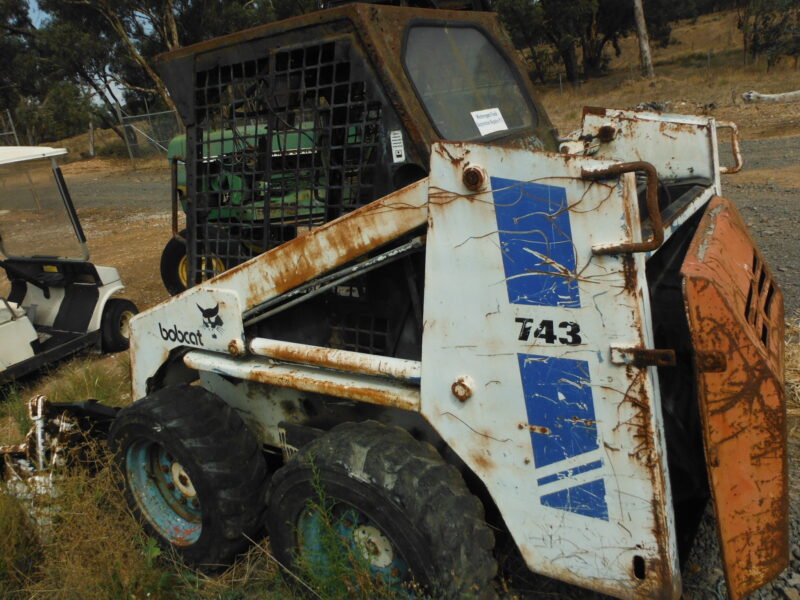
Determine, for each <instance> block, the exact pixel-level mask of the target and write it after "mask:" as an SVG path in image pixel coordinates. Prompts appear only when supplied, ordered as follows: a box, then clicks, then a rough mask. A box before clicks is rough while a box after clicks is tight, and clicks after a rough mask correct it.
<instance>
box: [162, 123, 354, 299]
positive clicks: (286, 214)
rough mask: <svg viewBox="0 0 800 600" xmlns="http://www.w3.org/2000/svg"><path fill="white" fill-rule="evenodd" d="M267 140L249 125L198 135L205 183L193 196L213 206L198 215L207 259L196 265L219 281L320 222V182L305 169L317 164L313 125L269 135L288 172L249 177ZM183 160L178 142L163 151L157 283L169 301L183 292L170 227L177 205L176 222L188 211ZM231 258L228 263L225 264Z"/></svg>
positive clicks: (182, 257)
mask: <svg viewBox="0 0 800 600" xmlns="http://www.w3.org/2000/svg"><path fill="white" fill-rule="evenodd" d="M287 126H288V124H287ZM351 133H352V135H356V133H355V132H351ZM267 136H268V134H267V131H266V129H265V128H264V127H263V126H257V125H243V126H242V127H240V128H239V127H237V128H233V129H220V130H212V131H205V132H204V133H203V144H202V146H203V156H202V157H200V158H199V159H198V160H199V161H201V162H202V163H204V166H205V168H206V172H207V173H208V176H207V177H206V178H204V179H203V182H202V188H201V193H202V194H203V195H204V196H205V197H209V198H213V200H212V202H211V203H210V204H211V206H212V208H211V209H210V210H209V211H208V212H207V213H206V214H205V224H206V226H207V228H208V231H209V235H208V236H207V238H208V240H209V251H208V252H207V253H206V254H204V255H203V256H201V257H199V258H198V262H199V264H200V266H199V268H198V271H199V272H201V273H206V274H215V273H219V272H222V271H224V270H225V269H227V268H230V267H232V266H234V265H235V264H236V263H238V262H241V261H242V260H243V259H247V258H250V257H253V256H256V255H258V254H260V253H261V252H264V251H265V250H267V249H268V247H271V246H272V245H273V244H271V243H269V240H271V239H279V238H280V237H282V235H281V231H282V230H283V229H285V228H286V227H294V228H296V227H297V226H300V228H301V232H302V231H303V230H304V229H303V228H305V230H307V229H310V228H312V227H315V226H317V225H320V224H322V223H323V222H324V221H325V192H326V187H325V182H324V181H322V177H321V176H320V174H319V173H318V171H315V170H314V169H313V163H315V162H319V161H322V160H323V157H320V156H319V154H318V153H317V148H318V147H319V141H318V140H316V139H315V138H314V123H313V121H310V122H299V123H298V124H297V125H291V126H289V127H288V129H287V130H286V131H283V132H281V131H278V132H274V133H273V134H272V137H271V145H272V149H271V150H272V151H271V154H272V157H273V158H275V157H277V156H281V157H284V158H285V157H287V155H288V156H290V157H292V158H293V159H294V161H293V162H295V165H294V166H295V167H296V168H295V169H292V170H291V171H289V172H286V171H281V172H276V173H272V174H271V175H270V177H269V178H268V179H266V178H260V177H258V176H257V174H256V173H257V167H258V164H257V163H258V156H259V155H263V154H264V145H265V144H266V143H267ZM185 157H186V135H178V136H176V137H174V138H173V139H172V140H171V141H170V143H169V147H168V149H167V158H168V160H169V163H170V166H171V169H172V237H171V238H170V240H169V241H168V242H167V244H166V245H165V246H164V250H163V251H162V253H161V279H162V281H163V283H164V287H165V288H166V289H167V291H168V292H169V293H170V294H171V295H175V294H179V293H180V292H182V291H184V290H185V289H186V288H187V287H190V286H189V285H188V282H189V277H190V262H189V258H188V253H187V247H186V236H187V231H186V229H182V228H181V227H180V225H179V219H178V206H179V205H180V207H181V210H182V211H183V213H184V214H187V211H188V210H189V196H188V194H187V183H186V158H185ZM323 172H324V171H323ZM265 229H266V230H265ZM265 239H266V240H267V241H268V243H267V246H266V247H265V245H264V243H263V240H265ZM212 240H213V241H212ZM231 254H233V256H235V257H236V259H233V260H231V258H230V257H231ZM237 259H238V260H237ZM206 278H207V277H203V279H206Z"/></svg>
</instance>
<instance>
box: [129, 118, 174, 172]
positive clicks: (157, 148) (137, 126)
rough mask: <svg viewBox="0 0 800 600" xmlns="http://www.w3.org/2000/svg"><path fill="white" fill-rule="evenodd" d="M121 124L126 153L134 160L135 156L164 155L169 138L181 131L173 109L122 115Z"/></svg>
mask: <svg viewBox="0 0 800 600" xmlns="http://www.w3.org/2000/svg"><path fill="white" fill-rule="evenodd" d="M122 125H123V126H124V128H125V141H126V144H127V146H128V154H129V155H130V158H131V161H134V162H135V160H136V159H137V158H148V157H153V156H159V155H162V156H166V154H167V148H168V147H169V142H170V140H171V139H172V138H174V137H175V136H176V135H178V134H180V133H183V127H182V125H181V124H180V122H179V120H178V118H177V115H176V114H175V111H173V110H167V111H162V112H154V113H145V114H141V115H128V116H124V117H122Z"/></svg>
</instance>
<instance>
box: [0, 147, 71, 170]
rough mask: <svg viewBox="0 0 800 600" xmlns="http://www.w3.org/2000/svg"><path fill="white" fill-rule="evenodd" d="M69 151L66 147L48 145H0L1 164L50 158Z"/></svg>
mask: <svg viewBox="0 0 800 600" xmlns="http://www.w3.org/2000/svg"><path fill="white" fill-rule="evenodd" d="M66 153H67V149H66V148H48V147H46V146H0V165H7V164H11V163H16V162H21V161H24V160H34V159H37V158H50V157H51V156H61V155H63V154H66Z"/></svg>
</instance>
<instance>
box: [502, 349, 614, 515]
mask: <svg viewBox="0 0 800 600" xmlns="http://www.w3.org/2000/svg"><path fill="white" fill-rule="evenodd" d="M517 359H518V360H519V371H520V375H521V377H522V390H523V393H524V394H525V409H526V411H527V414H528V424H529V425H531V427H532V429H531V444H532V445H533V460H534V464H535V465H536V467H537V468H541V467H545V466H547V465H552V464H556V463H559V462H562V461H565V460H567V459H570V458H573V457H576V456H580V455H582V454H586V453H587V452H591V451H593V450H597V449H598V448H599V447H600V442H599V438H598V435H597V422H596V421H595V413H594V400H593V398H592V388H591V385H590V376H589V363H588V362H586V361H584V360H573V359H570V358H558V357H554V356H540V355H535V354H517ZM601 466H602V462H601V461H598V460H595V461H592V462H590V463H587V464H585V465H576V466H575V467H572V468H570V469H564V470H563V471H561V472H559V473H556V474H554V475H548V476H547V477H542V478H541V479H539V481H538V483H539V485H545V484H548V483H552V482H553V481H556V480H558V479H562V478H564V477H569V476H572V475H576V474H578V473H585V472H587V471H591V470H593V469H599V468H601ZM540 502H541V503H542V505H544V506H549V507H551V508H558V509H561V510H565V511H569V512H573V513H576V514H579V515H583V516H586V517H593V518H596V519H604V520H608V504H607V502H606V486H605V482H604V481H603V480H602V479H598V480H596V481H592V482H589V483H584V484H581V485H577V486H573V487H571V488H567V489H565V490H560V491H558V492H553V493H551V494H545V495H543V496H541V498H540Z"/></svg>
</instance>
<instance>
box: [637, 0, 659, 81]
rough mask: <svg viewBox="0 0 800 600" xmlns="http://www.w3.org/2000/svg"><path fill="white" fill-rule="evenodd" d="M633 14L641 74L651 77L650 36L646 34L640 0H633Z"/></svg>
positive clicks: (653, 72)
mask: <svg viewBox="0 0 800 600" xmlns="http://www.w3.org/2000/svg"><path fill="white" fill-rule="evenodd" d="M633 14H634V17H635V18H636V33H637V35H638V36H639V57H640V60H641V64H642V74H643V75H644V76H645V77H648V78H650V79H652V78H653V77H655V71H654V70H653V58H652V57H651V56H650V36H649V35H648V34H647V23H645V20H644V7H643V6H642V0H633Z"/></svg>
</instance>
